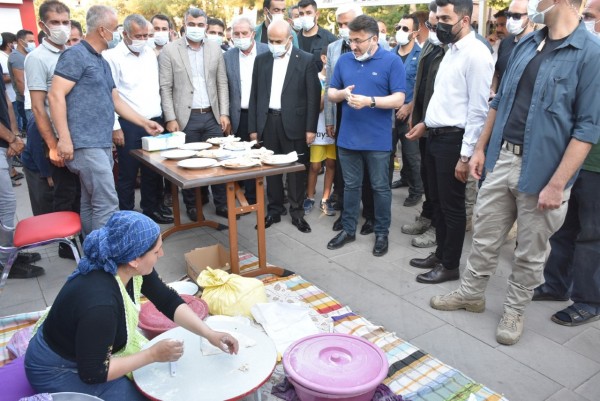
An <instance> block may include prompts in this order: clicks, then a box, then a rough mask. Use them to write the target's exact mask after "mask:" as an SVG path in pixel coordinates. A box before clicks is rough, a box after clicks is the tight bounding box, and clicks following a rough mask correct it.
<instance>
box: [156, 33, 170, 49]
mask: <svg viewBox="0 0 600 401" xmlns="http://www.w3.org/2000/svg"><path fill="white" fill-rule="evenodd" d="M167 42H169V31H158V32H154V43H155V44H156V45H157V46H164V45H166V44H167Z"/></svg>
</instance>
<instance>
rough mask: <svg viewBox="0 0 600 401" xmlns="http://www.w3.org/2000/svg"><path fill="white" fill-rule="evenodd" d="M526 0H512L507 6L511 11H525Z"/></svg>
mask: <svg viewBox="0 0 600 401" xmlns="http://www.w3.org/2000/svg"><path fill="white" fill-rule="evenodd" d="M527 3H528V0H513V1H512V2H511V3H510V7H508V11H510V12H511V13H527Z"/></svg>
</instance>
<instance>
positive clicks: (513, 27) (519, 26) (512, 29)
mask: <svg viewBox="0 0 600 401" xmlns="http://www.w3.org/2000/svg"><path fill="white" fill-rule="evenodd" d="M506 30H507V31H508V33H510V34H511V35H515V36H518V35H520V34H521V32H523V31H524V30H525V26H523V19H519V20H514V19H512V18H509V19H508V21H506Z"/></svg>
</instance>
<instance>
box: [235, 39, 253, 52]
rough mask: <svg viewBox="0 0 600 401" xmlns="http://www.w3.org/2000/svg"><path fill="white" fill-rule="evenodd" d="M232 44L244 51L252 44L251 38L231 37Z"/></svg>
mask: <svg viewBox="0 0 600 401" xmlns="http://www.w3.org/2000/svg"><path fill="white" fill-rule="evenodd" d="M233 45H234V46H235V47H237V48H238V49H240V50H243V51H246V50H248V49H249V48H250V46H252V38H233Z"/></svg>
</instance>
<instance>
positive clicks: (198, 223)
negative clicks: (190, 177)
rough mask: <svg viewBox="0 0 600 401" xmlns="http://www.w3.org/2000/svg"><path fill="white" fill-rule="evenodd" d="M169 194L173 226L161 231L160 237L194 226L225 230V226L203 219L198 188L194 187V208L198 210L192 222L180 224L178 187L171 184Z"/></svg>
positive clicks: (164, 237)
mask: <svg viewBox="0 0 600 401" xmlns="http://www.w3.org/2000/svg"><path fill="white" fill-rule="evenodd" d="M171 194H172V196H173V220H174V221H173V223H174V224H173V227H171V228H168V229H166V230H165V231H163V232H162V238H163V240H165V239H166V238H167V237H168V236H170V235H171V234H175V233H176V232H179V231H185V230H189V229H190V228H196V227H212V228H214V229H215V230H219V231H220V230H226V229H227V226H226V225H223V224H220V223H217V222H216V221H212V220H204V213H202V197H201V196H200V188H196V208H197V210H198V221H196V222H192V223H186V224H181V208H180V207H179V187H177V185H174V184H171Z"/></svg>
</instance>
